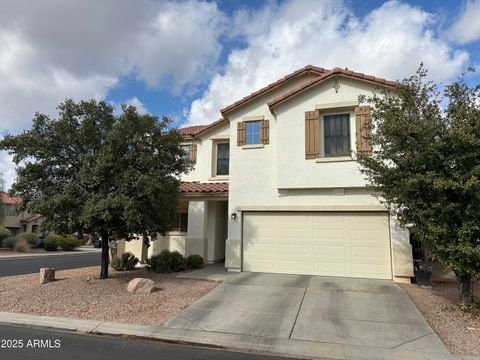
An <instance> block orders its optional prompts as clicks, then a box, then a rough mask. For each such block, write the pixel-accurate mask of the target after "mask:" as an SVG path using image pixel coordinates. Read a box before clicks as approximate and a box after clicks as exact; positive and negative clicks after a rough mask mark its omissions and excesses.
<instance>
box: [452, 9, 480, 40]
mask: <svg viewBox="0 0 480 360" xmlns="http://www.w3.org/2000/svg"><path fill="white" fill-rule="evenodd" d="M479 16H480V0H470V1H468V2H467V3H466V5H465V6H464V7H463V9H462V12H461V13H460V15H459V17H458V18H457V20H456V21H455V23H454V24H453V25H452V27H451V29H450V38H451V39H452V41H454V42H456V43H458V44H467V43H470V42H473V41H476V40H478V39H480V21H478V17H479Z"/></svg>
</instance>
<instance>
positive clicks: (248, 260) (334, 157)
mask: <svg viewBox="0 0 480 360" xmlns="http://www.w3.org/2000/svg"><path fill="white" fill-rule="evenodd" d="M379 87H381V88H390V89H394V87H395V83H394V82H391V81H386V80H384V79H380V78H376V77H373V76H368V75H364V74H360V73H355V72H352V71H349V70H347V69H340V68H335V69H333V70H326V69H323V68H318V67H315V66H311V65H309V66H306V67H305V68H303V69H300V70H298V71H295V72H294V73H292V74H289V75H287V76H285V77H284V78H282V79H280V80H278V81H276V82H275V83H272V84H270V85H268V86H266V87H264V88H262V89H260V90H258V91H256V92H254V93H252V94H251V95H249V96H247V97H245V98H243V99H241V100H239V101H237V102H235V103H234V104H232V105H229V106H227V107H225V108H224V109H222V110H221V114H222V116H223V117H222V119H220V120H218V121H216V122H214V123H212V124H210V125H206V126H191V127H187V128H184V129H179V131H180V133H181V134H182V135H183V136H184V146H185V150H186V154H187V155H186V156H188V157H189V159H190V160H192V161H193V162H195V168H194V170H193V171H192V172H190V173H188V174H187V175H185V176H183V177H182V184H181V186H180V190H179V191H180V200H179V204H178V215H177V226H176V228H175V229H173V230H172V232H170V233H168V234H166V235H165V236H160V237H159V238H158V239H157V240H156V241H154V242H153V243H152V245H151V246H150V248H149V249H148V255H152V254H154V253H158V252H159V251H161V250H162V249H165V248H166V249H170V250H178V251H180V252H181V253H182V254H184V255H189V254H194V253H197V254H200V255H202V256H203V257H204V258H205V259H206V260H207V261H208V262H216V261H225V267H226V268H227V269H228V270H230V271H252V272H273V273H291V274H314V275H326V276H344V277H360V278H378V279H394V280H396V281H409V279H410V277H411V276H412V275H413V266H412V251H411V246H410V243H409V233H408V231H406V230H402V229H400V228H399V227H398V226H397V224H396V222H395V219H394V218H392V217H391V216H390V215H389V213H388V212H387V211H386V210H385V208H384V207H383V206H382V205H381V204H380V203H379V201H378V200H377V199H376V198H375V197H374V196H372V194H371V193H370V192H369V190H368V189H367V187H366V181H365V179H364V176H363V175H362V173H361V172H360V169H359V164H358V162H357V161H356V156H357V153H358V152H362V153H365V154H368V153H369V152H370V151H371V149H369V147H368V145H367V144H366V143H365V142H364V141H363V138H362V136H361V133H362V131H364V130H363V124H364V123H365V122H366V121H368V120H369V117H370V108H369V107H368V106H364V104H362V105H363V106H360V104H359V100H358V98H359V95H367V96H368V95H371V93H372V91H374V90H375V89H378V88H379ZM139 244H140V245H139ZM135 247H137V248H135ZM140 248H141V242H139V241H133V242H130V243H128V244H126V250H129V249H130V250H134V251H137V254H138V251H141V249H140ZM146 251H147V250H146V247H143V254H141V255H142V256H143V258H145V257H146Z"/></svg>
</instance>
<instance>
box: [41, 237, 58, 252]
mask: <svg viewBox="0 0 480 360" xmlns="http://www.w3.org/2000/svg"><path fill="white" fill-rule="evenodd" d="M58 243H59V236H58V235H48V236H47V237H46V238H45V239H44V240H43V248H44V249H45V250H46V251H57V249H58Z"/></svg>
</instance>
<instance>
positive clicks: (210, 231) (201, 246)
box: [134, 199, 227, 262]
mask: <svg viewBox="0 0 480 360" xmlns="http://www.w3.org/2000/svg"><path fill="white" fill-rule="evenodd" d="M226 203H227V202H226V200H203V199H202V200H191V201H189V202H188V232H187V233H182V232H169V233H167V234H165V235H163V236H162V235H159V236H157V238H156V239H155V240H154V241H152V242H151V243H150V247H149V249H148V257H151V256H152V255H155V254H158V253H160V252H161V251H162V250H164V249H168V250H170V251H178V252H179V253H181V254H182V255H184V256H189V255H193V254H199V255H201V256H202V257H203V258H204V259H205V261H207V262H214V261H219V260H222V259H223V258H224V256H225V255H224V254H225V238H226V206H227V205H226ZM134 241H137V242H139V240H134Z"/></svg>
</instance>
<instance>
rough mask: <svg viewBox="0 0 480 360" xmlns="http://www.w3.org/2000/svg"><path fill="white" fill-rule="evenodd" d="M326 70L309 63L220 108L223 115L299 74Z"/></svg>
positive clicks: (321, 72) (318, 72) (320, 72)
mask: <svg viewBox="0 0 480 360" xmlns="http://www.w3.org/2000/svg"><path fill="white" fill-rule="evenodd" d="M325 71H327V70H325V69H324V68H321V67H317V66H313V65H307V66H305V67H304V68H301V69H299V70H296V71H294V72H292V73H290V74H288V75H286V76H284V77H283V78H281V79H279V80H277V81H275V82H273V83H271V84H268V85H267V86H265V87H263V88H261V89H260V90H257V91H255V92H253V93H251V94H250V95H247V96H245V97H244V98H243V99H241V100H238V101H236V102H234V103H233V104H230V105H228V106H226V107H224V108H223V109H221V110H220V113H221V114H222V115H223V116H225V114H226V113H228V112H230V111H232V110H234V109H237V108H239V107H240V106H242V105H243V104H245V103H247V102H249V101H251V100H253V99H254V98H256V97H257V96H260V95H263V94H265V93H267V92H269V91H271V90H274V89H276V88H278V87H279V86H281V85H283V84H284V83H286V82H287V81H289V80H291V79H294V78H296V77H298V76H301V75H304V74H308V73H314V74H318V75H321V74H323V73H324V72H325Z"/></svg>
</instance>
